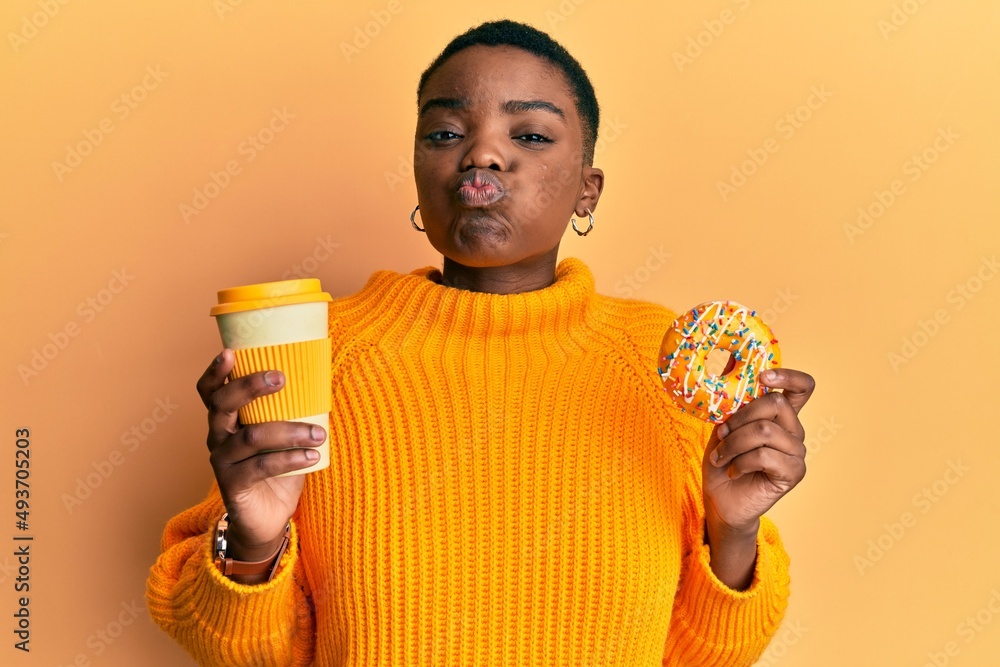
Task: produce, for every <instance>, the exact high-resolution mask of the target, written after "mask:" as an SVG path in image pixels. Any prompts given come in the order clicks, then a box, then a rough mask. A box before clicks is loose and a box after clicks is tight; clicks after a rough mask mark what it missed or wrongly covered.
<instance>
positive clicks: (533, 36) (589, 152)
mask: <svg viewBox="0 0 1000 667" xmlns="http://www.w3.org/2000/svg"><path fill="white" fill-rule="evenodd" d="M479 45H482V46H513V47H516V48H519V49H522V50H523V51H527V52H528V53H531V54H533V55H535V56H538V57H539V58H542V59H544V60H547V61H548V62H550V63H552V64H553V65H555V66H556V67H558V68H559V70H560V71H562V73H563V75H564V76H565V77H566V80H567V82H568V83H569V86H570V89H571V91H572V93H573V97H574V101H575V102H576V111H577V113H578V114H579V115H580V119H581V120H582V124H583V162H584V164H586V165H593V164H594V146H595V145H596V144H597V128H598V125H599V124H600V119H601V110H600V107H598V106H597V95H595V94H594V86H593V85H591V83H590V78H589V77H588V76H587V73H586V72H585V71H584V69H583V67H581V66H580V63H578V62H577V60H576V58H574V57H573V56H571V55H570V54H569V51H567V50H566V49H565V48H564V47H563V46H562V45H561V44H559V43H558V42H557V41H555V40H554V39H552V38H551V37H550V36H549V35H548V34H547V33H544V32H542V31H541V30H538V29H537V28H534V27H532V26H530V25H527V24H525V23H518V22H517V21H509V20H503V21H489V22H486V23H483V24H481V25H478V26H476V27H475V28H470V29H469V30H467V31H466V32H464V33H462V34H461V35H459V36H458V37H456V38H454V39H453V40H451V41H450V42H449V43H448V45H447V46H446V47H444V50H443V51H442V52H441V53H440V54H439V55H438V57H437V58H435V59H434V62H432V63H431V64H430V65H429V66H428V67H427V69H425V70H424V73H423V74H421V75H420V83H419V84H418V85H417V104H418V105H419V104H420V95H421V94H422V93H423V92H424V86H425V85H426V84H427V80H428V79H429V78H430V77H431V75H432V74H434V72H435V71H437V70H438V68H440V67H441V65H443V64H444V63H445V61H446V60H448V59H449V58H451V57H452V56H453V55H455V54H456V53H458V52H459V51H462V50H464V49H467V48H469V47H470V46H479Z"/></svg>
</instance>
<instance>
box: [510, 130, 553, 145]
mask: <svg viewBox="0 0 1000 667" xmlns="http://www.w3.org/2000/svg"><path fill="white" fill-rule="evenodd" d="M514 138H515V139H521V140H522V141H526V142H528V143H529V144H550V143H552V140H551V139H549V138H548V137H546V136H545V135H544V134H538V133H537V132H529V133H528V134H522V135H520V136H517V137H514Z"/></svg>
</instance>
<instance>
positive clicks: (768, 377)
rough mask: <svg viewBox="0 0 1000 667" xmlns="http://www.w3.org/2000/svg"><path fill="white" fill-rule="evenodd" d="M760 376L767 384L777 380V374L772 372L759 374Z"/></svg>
mask: <svg viewBox="0 0 1000 667" xmlns="http://www.w3.org/2000/svg"><path fill="white" fill-rule="evenodd" d="M760 376H761V378H763V379H764V380H765V381H767V382H774V381H775V380H777V379H778V374H777V373H775V372H774V371H764V372H763V373H761V374H760Z"/></svg>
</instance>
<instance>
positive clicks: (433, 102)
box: [417, 97, 567, 125]
mask: <svg viewBox="0 0 1000 667" xmlns="http://www.w3.org/2000/svg"><path fill="white" fill-rule="evenodd" d="M468 108H469V99H468V98H467V97H432V98H431V99H429V100H427V101H426V102H424V105H423V106H422V107H420V113H419V114H417V115H418V117H419V116H423V115H424V114H425V113H427V112H428V111H430V110H431V109H458V110H460V111H461V110H464V109H468ZM500 110H501V111H503V112H504V113H505V114H510V115H513V114H519V113H526V112H528V111H547V112H549V113H551V114H555V115H556V116H558V117H559V120H560V121H562V123H563V125H566V124H567V123H566V112H565V111H563V110H562V109H560V108H559V107H557V106H556V105H555V104H552V103H551V102H546V101H545V100H508V101H506V102H504V103H503V104H501V105H500Z"/></svg>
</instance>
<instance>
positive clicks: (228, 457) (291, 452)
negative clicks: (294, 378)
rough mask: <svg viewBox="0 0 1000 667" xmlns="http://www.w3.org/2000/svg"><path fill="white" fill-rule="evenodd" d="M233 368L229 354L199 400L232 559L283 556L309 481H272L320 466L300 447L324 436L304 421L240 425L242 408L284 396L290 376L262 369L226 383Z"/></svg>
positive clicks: (212, 371) (208, 376) (202, 384)
mask: <svg viewBox="0 0 1000 667" xmlns="http://www.w3.org/2000/svg"><path fill="white" fill-rule="evenodd" d="M234 363H235V356H234V355H233V353H232V351H231V350H223V351H222V354H220V355H219V356H218V357H216V359H215V360H214V361H213V362H212V364H211V365H210V366H209V367H208V369H207V370H206V371H205V373H204V375H202V376H201V378H200V379H199V380H198V394H199V395H200V396H201V400H202V402H203V403H204V404H205V407H207V408H208V449H209V451H210V452H211V457H210V458H211V462H212V469H213V470H214V471H215V479H216V481H218V483H219V490H220V492H221V494H222V500H223V502H224V503H225V505H226V511H227V512H228V513H229V530H228V531H227V542H228V554H229V555H230V556H231V557H232V558H235V559H236V560H246V561H258V560H262V559H264V558H266V557H267V556H269V555H270V554H273V553H274V552H275V551H276V550H277V548H278V545H279V544H280V543H281V540H282V538H283V537H284V533H285V526H286V525H287V524H288V519H289V517H291V516H292V514H293V513H294V512H295V507H296V506H297V505H298V502H299V496H300V495H301V494H302V485H303V482H304V480H305V476H304V475H291V476H288V477H275V476H274V475H279V474H281V473H284V472H289V471H291V470H298V469H300V468H305V467H306V466H309V465H312V464H313V463H315V461H316V459H317V458H318V457H319V454H318V452H316V451H314V450H309V449H298V448H302V447H317V446H319V444H320V443H322V442H323V440H324V439H325V437H326V433H325V432H324V431H323V429H322V428H320V427H319V426H314V425H310V424H304V423H298V422H266V423H262V424H251V425H248V426H242V425H240V423H239V420H238V410H239V409H240V408H241V407H243V406H244V405H246V404H248V403H250V402H251V401H252V400H253V399H255V398H257V397H258V396H264V395H266V394H273V393H274V392H276V391H280V390H281V388H282V387H283V386H284V382H285V378H284V376H283V375H282V374H281V373H280V372H278V371H264V372H260V373H253V374H250V375H247V376H245V377H241V378H239V379H236V380H233V381H232V382H226V377H227V376H228V375H229V372H230V371H231V370H232V368H233V364H234ZM291 447H295V448H297V449H289V448H291ZM275 450H277V451H275Z"/></svg>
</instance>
